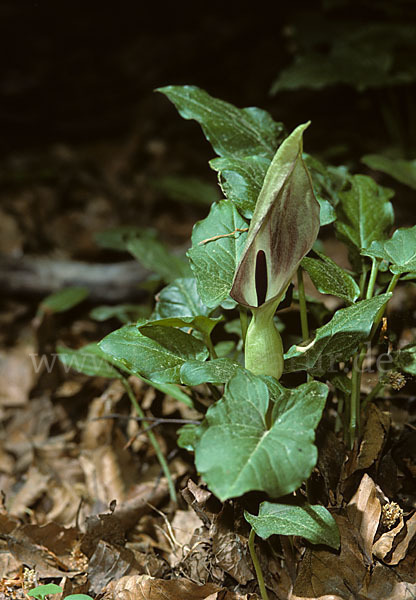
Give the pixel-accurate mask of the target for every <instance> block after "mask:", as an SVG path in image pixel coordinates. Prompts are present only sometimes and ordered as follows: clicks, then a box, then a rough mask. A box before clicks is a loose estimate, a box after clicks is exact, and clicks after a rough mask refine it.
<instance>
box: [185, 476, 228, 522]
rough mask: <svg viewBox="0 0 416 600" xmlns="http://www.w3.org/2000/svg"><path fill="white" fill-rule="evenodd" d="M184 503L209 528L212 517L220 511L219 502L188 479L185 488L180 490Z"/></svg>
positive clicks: (207, 491)
mask: <svg viewBox="0 0 416 600" xmlns="http://www.w3.org/2000/svg"><path fill="white" fill-rule="evenodd" d="M181 493H182V496H183V498H184V500H185V502H186V503H187V504H188V505H189V506H190V507H191V508H192V509H193V510H194V511H195V512H196V514H197V515H198V517H199V518H200V519H201V521H202V522H203V523H204V524H205V525H206V526H207V527H209V526H210V525H211V522H212V520H213V519H214V516H215V515H216V514H218V513H219V512H220V510H221V504H220V502H219V501H218V500H217V499H216V498H215V496H213V495H212V493H211V492H210V491H209V490H207V489H204V488H203V487H201V486H198V485H197V484H196V483H194V482H193V481H192V479H188V482H187V484H186V488H185V489H183V490H182V492H181Z"/></svg>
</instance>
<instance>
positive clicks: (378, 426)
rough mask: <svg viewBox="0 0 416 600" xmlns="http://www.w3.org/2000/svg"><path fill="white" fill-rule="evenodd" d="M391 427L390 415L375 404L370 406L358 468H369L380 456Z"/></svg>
mask: <svg viewBox="0 0 416 600" xmlns="http://www.w3.org/2000/svg"><path fill="white" fill-rule="evenodd" d="M389 428H390V416H389V414H388V413H386V412H383V411H381V410H380V409H379V408H378V407H377V406H376V405H375V404H370V406H369V407H368V413H367V419H366V422H365V426H364V432H363V439H362V442H361V444H360V450H359V453H358V458H357V466H356V469H357V470H361V469H367V468H368V467H370V466H371V465H372V464H373V463H374V462H376V461H377V459H378V458H379V456H380V453H381V451H382V449H383V447H384V444H385V443H386V438H387V434H388V431H389Z"/></svg>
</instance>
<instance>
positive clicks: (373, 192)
mask: <svg viewBox="0 0 416 600" xmlns="http://www.w3.org/2000/svg"><path fill="white" fill-rule="evenodd" d="M393 195H394V192H393V191H392V190H390V189H388V188H384V187H381V186H379V185H377V184H376V182H375V181H374V180H373V179H371V178H370V177H366V176H365V175H354V176H353V177H351V189H349V190H348V191H345V192H340V199H341V202H340V204H339V205H338V206H337V217H338V218H337V221H336V222H335V229H336V231H337V233H338V235H339V237H340V238H341V239H343V240H345V241H346V242H347V243H348V244H349V245H350V246H351V245H352V246H353V247H355V248H357V249H358V250H361V249H363V248H364V249H366V248H368V247H369V246H370V244H371V243H372V242H373V241H374V240H382V239H384V238H385V237H386V234H387V232H388V230H389V228H390V227H391V225H392V224H393V219H394V213H393V206H392V204H391V202H389V199H390V198H391V197H392V196H393Z"/></svg>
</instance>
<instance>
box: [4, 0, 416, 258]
mask: <svg viewBox="0 0 416 600" xmlns="http://www.w3.org/2000/svg"><path fill="white" fill-rule="evenodd" d="M415 17H416V2H414V1H413V0H410V1H408V0H397V2H393V3H392V2H391V1H390V0H379V1H377V2H373V1H371V0H363V1H361V2H351V1H348V0H321V1H319V2H310V1H305V0H302V1H297V2H289V3H287V2H278V3H275V5H274V10H273V9H272V8H271V5H270V4H269V3H268V4H266V3H258V4H253V5H252V6H251V8H250V10H248V9H244V8H241V7H240V6H239V5H237V4H236V3H230V4H227V3H223V4H222V5H220V4H215V3H214V4H212V3H193V4H190V3H169V4H164V3H163V4H162V3H158V2H147V3H143V2H132V1H121V2H117V3H116V2H113V1H112V0H110V1H108V2H104V1H103V2H95V1H91V2H76V1H74V2H66V1H56V0H55V1H52V0H38V1H23V0H21V1H15V0H4V1H3V2H2V3H1V4H0V130H1V135H0V187H1V189H0V209H1V208H2V207H3V209H4V211H5V215H6V217H7V218H8V219H9V220H11V221H13V223H12V224H11V225H10V226H9V225H7V223H6V225H7V227H5V228H0V234H1V235H0V238H3V240H6V241H4V242H3V243H0V254H1V253H4V252H6V254H12V255H13V256H20V255H22V254H25V253H36V254H44V253H48V252H50V251H52V250H56V248H58V250H59V252H60V255H62V256H63V257H72V258H74V257H75V258H82V259H91V258H95V253H96V251H97V249H96V244H95V241H94V236H93V234H94V232H96V231H101V230H103V229H104V228H106V227H111V226H117V225H122V224H136V225H141V226H154V227H156V229H157V230H158V231H159V233H160V235H161V236H162V238H164V239H167V240H168V241H171V242H173V243H175V244H176V243H178V242H180V243H184V244H185V243H186V242H187V240H188V239H189V235H190V232H191V227H192V224H193V223H194V222H195V221H196V220H197V219H198V218H202V217H203V216H205V214H206V211H207V208H206V207H203V208H201V207H200V206H199V207H197V206H191V205H189V204H187V205H181V204H180V203H177V202H176V203H175V202H172V199H171V198H168V197H166V195H163V194H161V193H160V192H157V191H155V187H154V186H152V185H151V182H152V181H155V180H157V179H158V178H160V177H163V176H165V175H175V176H176V175H179V176H185V177H194V176H196V177H199V178H202V179H203V180H204V181H206V182H209V183H211V184H212V185H213V186H215V184H216V176H215V174H214V173H213V172H212V171H211V170H210V168H209V166H208V165H207V161H208V160H209V159H210V158H212V157H213V156H214V153H213V151H212V149H211V147H210V145H209V144H208V143H207V142H206V141H205V139H204V137H203V134H202V132H201V130H200V128H199V126H198V125H197V124H196V123H195V122H190V121H184V120H183V119H182V118H181V117H180V116H179V115H178V113H177V111H176V109H175V108H174V107H173V106H172V104H171V103H170V102H169V101H168V100H167V98H166V97H164V96H163V95H162V94H157V93H154V91H153V90H154V89H155V88H157V87H161V86H165V85H169V84H193V85H197V86H200V87H202V88H204V89H206V90H207V91H208V92H209V93H210V94H211V95H212V96H215V97H218V98H221V99H224V100H227V101H229V102H231V103H233V104H235V105H236V106H239V107H243V106H259V107H261V108H264V109H266V110H268V111H269V112H270V113H271V114H272V116H273V118H274V119H275V120H278V121H283V123H284V124H285V126H286V128H287V130H288V131H290V130H291V129H292V128H293V127H295V126H296V125H298V124H299V123H301V122H304V121H306V120H309V119H310V120H312V126H311V127H310V128H309V129H308V132H307V136H305V151H307V152H309V153H313V154H315V155H316V156H318V157H319V158H321V159H324V160H326V161H328V162H330V163H332V164H334V165H339V164H346V165H347V166H348V167H349V168H350V169H351V171H352V172H364V173H366V172H368V169H367V168H366V167H365V166H364V165H363V164H362V163H360V158H361V157H362V156H363V155H364V154H366V153H369V152H376V153H382V152H383V151H384V149H386V148H387V149H389V148H391V147H393V149H394V151H395V152H396V155H397V152H398V153H399V156H402V157H403V158H414V156H415V155H416V111H415V110H413V111H412V110H409V107H410V108H412V107H414V106H415V105H416V103H415V102H414V100H415V97H416V96H415V84H414V83H413V82H409V83H407V84H404V85H401V86H395V87H394V89H393V88H392V89H368V90H365V91H357V90H356V89H354V87H352V86H348V85H344V84H338V85H332V86H327V87H324V88H322V89H319V90H312V89H297V90H295V91H285V92H280V93H278V94H276V95H271V93H270V89H271V87H272V84H273V82H274V81H275V79H276V77H277V76H278V74H279V73H280V72H281V71H282V69H284V68H285V67H287V66H288V65H290V64H292V63H293V60H294V58H295V57H296V56H297V54H298V52H299V47H300V45H301V43H302V36H304V35H305V34H304V33H302V30H301V28H300V25H299V24H300V23H303V25H302V26H303V28H304V29H303V31H304V32H306V34H307V36H308V37H309V38H311V39H313V38H314V36H315V37H316V36H319V34H322V31H321V29H320V28H321V27H322V28H323V27H324V21H325V23H326V24H325V27H326V28H327V30H328V31H329V32H330V31H331V28H332V27H333V28H334V31H335V28H337V27H338V28H339V27H341V28H342V27H350V29H351V28H355V27H357V28H359V27H364V28H365V27H367V26H368V27H371V26H372V25H373V24H374V23H385V24H386V23H387V24H390V23H393V24H399V25H400V24H403V25H408V24H409V23H416V18H415ZM415 31H416V30H415ZM327 47H328V48H329V40H328V42H327V41H326V40H325V36H323V37H322V35H321V41H320V42H319V44H318V49H319V50H322V51H323V52H325V51H326V50H327V49H328V48H327ZM410 52H413V49H409V51H407V48H406V47H403V48H402V53H403V54H404V55H405V57H406V53H410ZM414 62H415V63H416V56H415V61H414ZM415 78H416V74H415ZM386 99H387V100H388V103H389V106H390V108H391V109H392V111H393V113H394V115H395V119H396V120H395V126H396V131H395V132H393V134H392V132H391V131H389V128H388V127H387V126H386V120H385V118H384V117H383V110H382V106H383V103H385V101H386ZM409 115H410V116H409ZM412 115H413V117H412ZM411 117H412V118H413V122H411ZM396 134H397V135H396ZM371 174H372V175H373V176H375V177H376V178H377V179H378V181H380V182H381V183H383V184H386V185H391V184H392V180H391V178H388V177H386V176H384V175H381V174H380V173H374V172H373V173H371ZM393 183H394V185H395V186H396V187H397V185H398V189H399V191H400V194H398V200H397V203H396V206H397V208H398V210H397V212H398V223H399V224H406V222H407V221H408V220H409V219H411V218H412V216H413V213H414V210H413V206H414V200H413V192H412V190H409V189H408V188H406V187H405V186H400V184H397V183H396V182H393ZM166 215H167V216H166ZM165 217H166V218H165ZM3 218H4V214H3V213H0V222H1V221H2V219H3ZM4 223H5V221H4ZM16 232H17V233H16ZM9 240H11V241H9ZM16 240H17V241H16Z"/></svg>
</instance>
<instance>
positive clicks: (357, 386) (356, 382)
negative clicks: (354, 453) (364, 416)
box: [349, 344, 367, 449]
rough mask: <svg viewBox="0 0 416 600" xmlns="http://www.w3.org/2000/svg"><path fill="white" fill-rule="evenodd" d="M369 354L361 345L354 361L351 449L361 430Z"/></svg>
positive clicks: (350, 426) (350, 428) (351, 403)
mask: <svg viewBox="0 0 416 600" xmlns="http://www.w3.org/2000/svg"><path fill="white" fill-rule="evenodd" d="M366 354H367V347H366V346H365V345H364V344H361V346H360V348H359V350H358V352H357V353H356V354H355V356H354V358H353V361H352V375H351V402H350V425H349V435H350V448H351V449H352V447H353V445H354V440H355V437H356V434H357V430H359V428H360V392H361V375H362V366H363V362H364V358H365V355H366Z"/></svg>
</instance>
